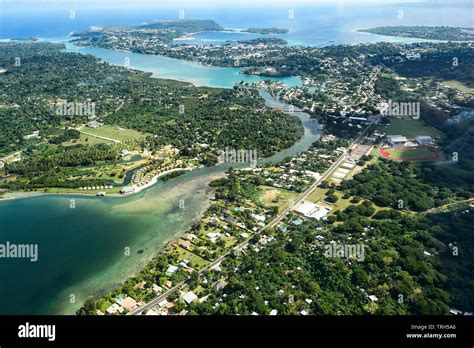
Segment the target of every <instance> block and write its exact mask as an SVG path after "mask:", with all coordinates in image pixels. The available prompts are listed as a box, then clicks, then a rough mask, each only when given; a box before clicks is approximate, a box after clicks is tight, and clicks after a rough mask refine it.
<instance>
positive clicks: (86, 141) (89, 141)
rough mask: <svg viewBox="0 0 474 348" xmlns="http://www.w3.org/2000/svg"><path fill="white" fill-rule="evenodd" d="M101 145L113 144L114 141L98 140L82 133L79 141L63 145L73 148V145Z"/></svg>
mask: <svg viewBox="0 0 474 348" xmlns="http://www.w3.org/2000/svg"><path fill="white" fill-rule="evenodd" d="M99 143H105V144H112V141H110V140H105V139H100V138H96V137H94V136H91V135H87V134H83V133H81V135H80V138H79V139H74V140H69V141H66V142H65V143H63V144H62V145H64V146H71V145H78V144H82V145H95V144H99Z"/></svg>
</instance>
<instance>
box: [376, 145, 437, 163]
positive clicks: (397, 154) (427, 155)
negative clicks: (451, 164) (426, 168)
mask: <svg viewBox="0 0 474 348" xmlns="http://www.w3.org/2000/svg"><path fill="white" fill-rule="evenodd" d="M382 151H384V152H386V153H388V154H389V155H390V157H391V158H393V159H398V158H400V159H401V158H403V159H407V160H416V159H431V158H433V159H434V158H436V156H435V155H434V154H433V152H431V151H429V150H428V149H426V148H422V147H415V148H403V149H391V150H384V149H382Z"/></svg>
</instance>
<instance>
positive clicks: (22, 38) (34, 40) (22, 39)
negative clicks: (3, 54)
mask: <svg viewBox="0 0 474 348" xmlns="http://www.w3.org/2000/svg"><path fill="white" fill-rule="evenodd" d="M11 41H18V42H26V41H30V42H36V41H38V38H37V37H14V38H12V39H11Z"/></svg>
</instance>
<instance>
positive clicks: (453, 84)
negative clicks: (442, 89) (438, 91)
mask: <svg viewBox="0 0 474 348" xmlns="http://www.w3.org/2000/svg"><path fill="white" fill-rule="evenodd" d="M443 84H445V85H446V86H448V87H451V88H454V89H457V90H459V91H461V92H465V93H470V94H474V88H472V87H469V86H466V85H465V84H463V83H462V82H459V81H456V80H447V81H443Z"/></svg>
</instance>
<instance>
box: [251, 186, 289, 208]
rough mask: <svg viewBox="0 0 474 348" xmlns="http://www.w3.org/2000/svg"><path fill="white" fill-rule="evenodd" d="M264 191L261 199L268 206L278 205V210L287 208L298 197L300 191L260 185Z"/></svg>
mask: <svg viewBox="0 0 474 348" xmlns="http://www.w3.org/2000/svg"><path fill="white" fill-rule="evenodd" d="M260 189H261V190H262V193H261V194H260V197H259V200H260V201H261V202H262V203H263V204H265V205H266V206H268V207H278V212H279V213H281V212H282V211H283V210H285V209H286V208H287V207H288V206H289V205H290V203H291V202H293V201H294V200H295V199H296V198H297V197H298V193H296V192H293V191H288V190H284V189H278V188H275V187H269V186H260Z"/></svg>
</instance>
